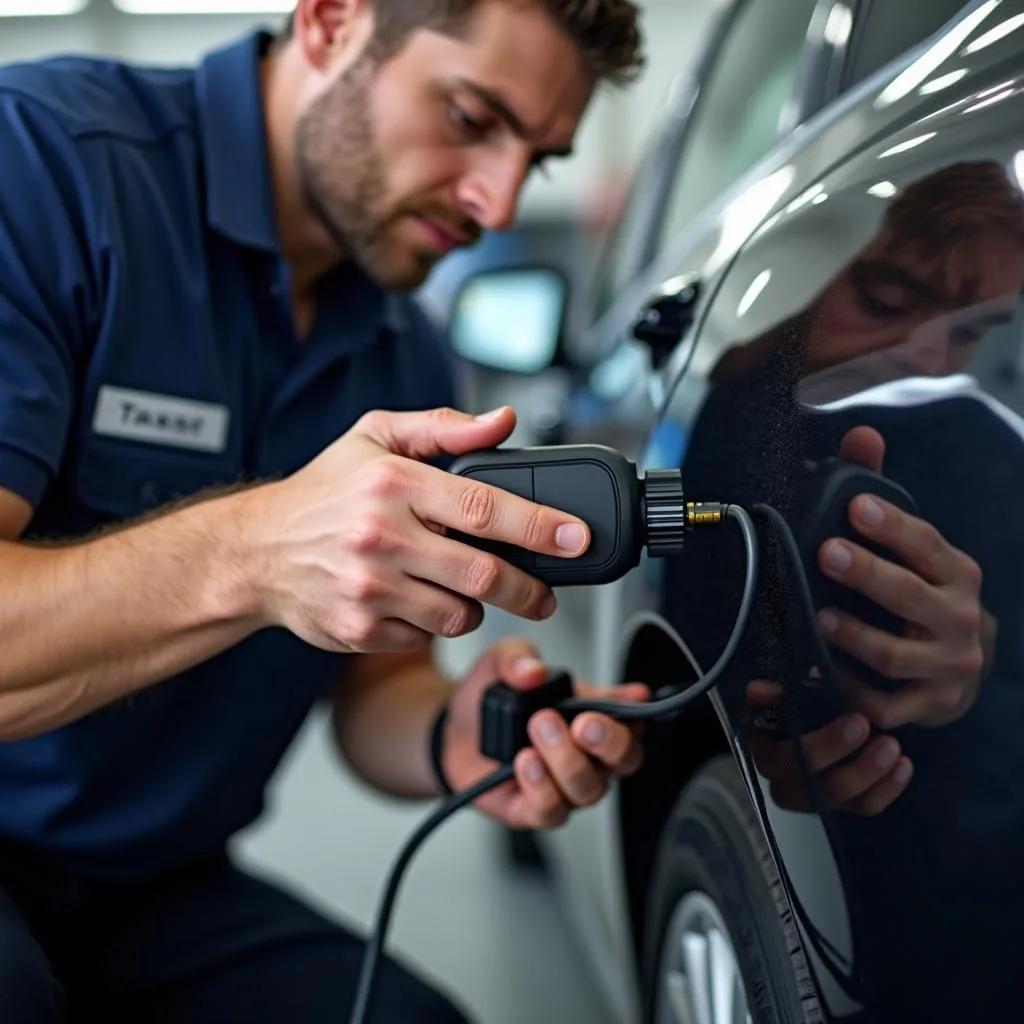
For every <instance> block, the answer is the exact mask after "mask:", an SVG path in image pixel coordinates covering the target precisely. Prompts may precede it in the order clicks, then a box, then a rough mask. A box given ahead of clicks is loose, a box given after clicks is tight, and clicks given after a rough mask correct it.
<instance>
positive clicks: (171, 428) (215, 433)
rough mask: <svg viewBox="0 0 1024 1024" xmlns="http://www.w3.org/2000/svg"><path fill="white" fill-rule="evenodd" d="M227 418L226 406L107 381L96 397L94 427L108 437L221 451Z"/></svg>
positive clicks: (226, 432)
mask: <svg viewBox="0 0 1024 1024" xmlns="http://www.w3.org/2000/svg"><path fill="white" fill-rule="evenodd" d="M228 419H229V411H228V408H227V406H226V405H212V404H211V403H209V402H195V401H192V400H191V399H189V398H174V397H172V396H170V395H157V394H154V393H152V392H150V391H130V390H129V389H127V388H115V387H111V386H109V385H107V384H104V385H103V386H102V387H101V388H100V391H99V396H98V398H97V400H96V412H95V414H94V415H93V419H92V429H93V431H94V432H95V433H97V434H105V435H107V436H108V437H124V438H128V439H130V440H132V441H149V442H151V443H153V444H169V445H174V446H175V447H178V448H192V449H195V450H197V451H204V452H222V451H224V449H225V448H226V447H227V441H228Z"/></svg>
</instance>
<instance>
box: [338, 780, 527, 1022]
mask: <svg viewBox="0 0 1024 1024" xmlns="http://www.w3.org/2000/svg"><path fill="white" fill-rule="evenodd" d="M513 778H515V769H514V768H513V767H512V766H511V765H504V766H502V767H501V768H499V769H498V770H497V771H496V772H494V773H492V774H491V775H488V776H487V777H486V778H484V779H481V781H480V782H478V783H476V785H474V786H470V787H469V788H468V789H464V790H462V791H461V792H459V793H455V794H454V795H453V796H450V797H448V799H446V800H444V801H443V802H442V803H441V805H440V806H439V807H438V808H437V809H436V810H435V811H434V812H433V813H432V814H430V816H429V817H427V818H426V820H425V821H424V822H423V823H422V824H421V825H420V826H419V828H417V829H416V831H415V832H414V833H413V834H412V836H410V837H409V839H408V840H407V841H406V844H405V846H404V847H403V848H402V852H401V853H400V854H399V856H398V859H397V860H396V861H395V864H394V867H392V869H391V874H390V875H389V876H388V883H387V886H386V887H385V889H384V897H383V899H382V900H381V903H380V908H379V909H378V911H377V923H376V925H375V927H374V930H373V935H372V937H371V938H370V941H369V943H368V944H367V947H366V952H365V953H364V954H363V966H362V970H361V971H360V972H359V987H358V989H357V991H356V999H355V1004H354V1006H353V1008H352V1014H351V1016H350V1017H349V1024H366V1021H368V1020H369V1019H370V1001H371V999H372V997H373V982H374V978H375V976H376V974H377V964H378V962H379V961H380V956H381V953H382V951H383V949H384V939H385V936H386V935H387V930H388V924H389V922H390V920H391V912H392V910H393V909H394V903H395V897H396V896H397V895H398V887H399V885H400V884H401V881H402V876H403V875H404V874H405V870H406V868H407V867H408V866H409V862H410V861H411V860H412V858H413V855H414V854H415V853H416V851H417V850H418V849H419V847H420V846H421V844H422V843H423V841H424V840H425V839H426V838H427V836H429V835H430V833H431V832H433V831H434V829H436V828H437V827H438V825H440V824H441V823H442V822H444V820H445V819H446V818H449V817H450V816H451V815H453V814H454V813H455V812H456V811H458V810H461V809H462V808H463V807H465V806H466V805H467V804H471V803H472V802H473V801H474V800H476V799H477V798H478V797H481V796H483V795H484V793H488V792H490V791H491V790H492V789H496V788H497V787H498V786H500V785H502V783H505V782H508V781H509V780H510V779H513Z"/></svg>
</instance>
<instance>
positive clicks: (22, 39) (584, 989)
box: [0, 0, 719, 1024]
mask: <svg viewBox="0 0 1024 1024" xmlns="http://www.w3.org/2000/svg"><path fill="white" fill-rule="evenodd" d="M291 6H292V5H291V3H290V2H289V0H0V63H8V62H16V61H23V60H30V59H33V58H36V57H41V56H48V55H53V54H65V53H76V54H96V55H103V56H109V57H115V58H119V59H124V60H128V61H131V62H133V63H144V64H157V65H172V66H173V65H183V64H192V63H193V62H195V61H196V60H197V59H198V58H200V57H201V56H202V55H203V53H204V52H206V51H207V50H209V49H212V48H215V47H217V46H218V45H220V44H222V43H224V42H227V41H229V40H231V39H232V38H234V37H236V36H238V35H240V34H242V33H245V32H247V31H248V30H250V29H252V28H254V27H257V26H262V27H266V28H268V29H271V30H273V29H276V28H277V26H278V25H279V24H280V22H281V21H282V19H283V17H284V15H285V14H286V13H287V11H288V10H289V9H290V8H291ZM640 6H641V7H642V9H643V16H644V18H643V29H644V35H645V39H646V45H647V53H648V64H647V69H646V71H645V73H644V75H643V77H642V79H641V80H640V82H639V83H638V84H637V85H635V86H634V87H632V88H631V89H629V90H627V91H605V92H604V93H602V94H601V95H600V96H599V97H598V98H597V100H596V101H595V103H594V104H593V105H592V107H591V109H590V111H589V114H588V116H587V119H586V121H585V122H584V125H583V127H582V130H581V133H580V135H579V137H578V140H577V146H576V155H575V156H574V157H573V158H572V159H571V160H569V161H563V162H561V164H560V165H557V166H552V168H551V169H550V171H549V172H548V174H547V176H540V175H538V176H537V177H536V178H535V179H534V180H533V181H532V182H531V183H530V185H529V186H528V188H527V190H526V192H525V194H524V198H523V203H522V207H521V213H520V220H519V224H518V225H517V227H516V228H515V230H512V231H509V232H506V233H502V234H497V235H492V236H489V237H486V238H485V239H484V240H483V242H482V243H481V244H480V245H479V246H477V247H476V248H475V249H474V250H472V251H471V252H465V253H458V254H455V255H453V256H452V257H449V259H448V260H447V261H445V262H444V263H442V264H441V265H440V266H439V267H438V268H437V270H436V271H435V273H434V274H433V276H432V277H431V279H430V280H429V281H428V283H427V284H426V286H425V287H424V289H423V292H422V296H421V297H422V300H423V302H424V304H425V305H426V306H427V307H428V308H429V309H430V310H431V311H433V313H434V314H435V315H436V316H437V318H438V319H439V320H441V321H444V320H445V318H446V317H447V316H448V314H449V312H450V310H451V308H452V304H453V300H454V298H455V295H456V292H457V290H458V288H459V286H460V285H461V284H462V282H463V281H464V279H465V278H466V277H467V275H469V274H470V273H472V272H474V271H476V270H479V269H481V268H486V267H492V266H500V265H508V264H514V263H520V262H532V263H535V262H537V261H541V262H544V263H547V264H554V265H556V266H558V267H559V268H561V270H562V271H563V272H564V273H565V274H566V275H567V276H568V277H569V279H570V283H571V284H577V283H583V282H585V281H586V280H587V279H588V278H589V276H590V274H591V271H592V264H593V260H594V258H595V256H596V254H597V252H598V251H599V246H600V239H601V235H602V233H603V232H604V231H606V229H607V228H608V226H609V225H610V224H611V222H612V221H613V220H614V218H615V216H616V213H617V211H618V209H619V203H620V200H621V197H622V195H623V193H624V190H625V188H626V186H627V184H628V182H629V179H630V177H631V175H632V173H633V170H634V168H635V167H636V165H637V163H638V161H639V159H640V156H641V154H642V152H643V150H644V147H645V145H646V144H647V142H648V140H649V138H650V136H651V134H652V131H653V129H654V126H655V125H656V123H657V119H658V115H659V112H663V111H664V107H665V105H666V103H667V102H668V100H669V99H670V97H671V94H672V91H673V89H678V88H680V87H681V86H682V84H683V83H684V82H685V78H686V75H687V74H688V73H689V72H690V71H692V65H693V62H694V60H695V59H696V56H697V55H698V53H699V50H700V47H701V46H702V44H703V43H704V41H705V39H706V34H707V32H708V31H709V28H710V26H711V25H712V23H713V18H714V16H715V13H716V10H717V8H718V6H719V4H718V2H717V0H641V3H640ZM0 159H2V155H0ZM580 291H581V289H578V288H573V290H572V293H573V294H578V293H579V292H580ZM502 379H503V380H505V381H506V383H507V381H508V380H509V379H508V378H502ZM492 383H493V382H492ZM507 386H509V387H511V388H512V390H511V391H510V392H507V393H502V394H500V395H499V396H497V397H498V398H500V400H501V401H510V402H512V403H513V404H516V399H517V393H516V390H515V388H516V384H515V380H514V378H512V379H511V383H510V384H507ZM552 386H553V387H557V381H553V384H552ZM479 394H480V392H479V390H478V391H477V395H478V397H479ZM495 397H496V396H495V394H494V390H493V388H492V389H491V390H490V391H489V392H488V394H487V398H488V399H493V398H495ZM526 400H527V398H526V392H525V391H524V392H523V401H524V403H525V402H526ZM467 401H468V402H469V403H470V404H472V402H473V398H472V396H471V395H470V397H468V398H467ZM529 401H530V402H531V403H533V404H534V405H535V406H537V405H538V403H539V405H540V406H543V403H544V390H543V387H539V386H538V383H537V381H536V380H533V381H532V382H531V387H530V389H529ZM485 404H486V403H485ZM534 415H537V411H536V409H535V410H534ZM489 639H491V637H485V636H483V635H477V636H475V637H470V638H465V639H463V640H460V641H453V642H446V643H445V644H444V645H443V647H442V651H441V656H442V659H443V661H444V663H445V665H446V666H447V667H448V668H449V669H450V670H451V671H452V672H459V671H461V670H463V669H465V668H467V667H468V665H469V664H470V663H471V661H472V659H473V657H474V656H475V654H476V653H477V650H478V649H479V647H480V646H481V644H482V643H483V642H484V641H485V640H489ZM282 685H287V680H282ZM426 812H427V807H426V806H425V805H412V806H410V805H403V804H399V803H397V802H392V801H386V800H383V799H381V798H380V797H379V796H377V795H376V794H373V793H370V792H368V791H367V790H366V789H365V787H362V786H361V785H360V784H359V783H358V781H357V780H355V779H353V778H351V777H350V776H349V775H348V774H347V773H346V771H345V768H344V766H343V765H341V764H339V763H338V762H337V760H336V759H335V758H334V756H333V754H332V752H331V749H330V747H329V745H328V743H327V741H326V731H325V729H324V721H323V720H322V719H321V718H320V717H319V716H313V718H312V719H311V720H310V721H309V723H308V724H307V727H306V729H304V731H303V733H302V734H301V736H300V738H299V742H298V743H297V744H296V745H295V747H294V748H293V750H292V752H291V754H290V756H289V758H288V760H287V762H286V763H285V765H284V766H283V768H282V770H281V771H280V772H279V773H278V776H277V778H276V779H275V782H274V789H273V792H272V793H271V795H270V802H269V805H268V811H267V814H266V816H265V817H264V819H263V820H261V821H260V822H259V823H258V824H257V825H256V826H255V827H254V828H252V829H250V830H249V831H248V832H247V833H246V834H245V835H243V836H242V837H240V839H239V843H238V852H239V855H240V856H241V857H243V858H245V859H246V860H247V861H248V862H249V863H251V864H252V865H253V866H254V867H255V868H257V869H258V870H261V871H263V872H265V873H269V874H271V875H273V876H274V877H275V878H277V879H278V880H280V881H283V882H285V883H286V884H288V885H289V886H290V887H292V888H293V889H294V890H295V891H297V892H299V893H301V894H302V895H304V896H305V897H306V898H308V899H309V900H311V901H313V902H314V903H316V904H318V905H319V906H321V907H323V908H325V909H326V910H327V911H328V912H330V913H332V914H335V915H338V916H340V917H342V918H343V919H344V920H346V921H348V922H349V923H354V924H355V925H357V926H361V927H364V928H365V927H367V926H368V925H369V924H370V923H371V921H372V919H373V915H374V913H375V910H376V907H377V901H378V895H379V891H380V888H381V886H382V884H383V882H384V879H385V876H386V873H387V870H388V868H389V866H390V863H391V861H392V859H393V857H394V856H395V854H396V853H397V851H398V849H399V847H400V845H401V843H402V842H403V841H404V838H405V836H406V835H407V834H408V833H409V831H410V830H411V829H412V828H413V827H414V826H415V825H416V824H417V823H418V822H419V821H420V820H421V819H422V817H423V816H424V814H425V813H426ZM503 849H504V848H503V845H502V843H501V841H500V837H499V836H498V835H497V830H496V828H494V827H493V826H492V825H491V824H490V823H489V822H487V821H486V820H484V819H482V818H480V817H479V816H477V815H474V814H468V813H467V814H463V815H461V816H459V817H457V818H456V819H454V820H452V821H450V822H449V823H448V824H447V825H445V827H444V828H443V829H442V830H441V831H440V832H439V833H438V834H437V835H436V836H435V837H433V838H432V839H431V840H430V842H429V843H428V844H427V846H426V847H425V848H424V849H423V850H422V852H421V853H420V854H419V855H418V857H417V859H416V861H415V862H414V864H413V867H412V869H411V871H410V873H409V875H408V878H407V880H406V883H405V885H404V887H403V894H402V897H401V899H400V901H399V904H398V909H397V913H396V915H395V918H394V920H393V924H392V928H391V933H390V942H389V949H390V950H391V951H392V952H394V953H396V954H398V955H400V956H402V957H403V958H405V959H406V960H407V962H409V963H411V964H413V965H414V966H415V967H416V968H417V969H418V970H420V971H422V972H423V973H424V974H426V975H428V976H429V977H431V978H433V979H436V980H438V981H440V982H441V983H442V984H445V985H447V986H450V987H451V988H452V989H453V990H454V991H455V992H456V993H458V995H459V996H460V997H461V998H462V1000H463V1001H464V1002H465V1004H466V1005H467V1006H468V1008H469V1009H470V1010H471V1011H472V1012H473V1013H474V1014H476V1016H477V1019H478V1020H479V1022H480V1024H522V1022H525V1021H529V1022H531V1024H556V1022H557V1024H577V1022H579V1024H584V1022H586V1024H605V1022H606V1021H607V1020H609V1019H610V1016H609V1015H608V1012H607V1010H606V1009H605V1007H603V1006H602V1002H601V999H600V997H599V996H598V994H597V988H596V986H595V984H594V979H593V978H591V977H588V975H587V971H586V968H585V966H584V959H583V957H582V956H581V955H580V953H579V951H578V950H577V949H576V948H575V947H574V940H573V937H572V933H571V931H570V929H569V928H568V927H567V926H566V925H565V924H564V922H563V921H562V919H561V917H560V915H559V913H558V912H557V908H555V907H554V906H553V905H552V900H551V898H550V893H549V891H548V888H547V886H546V884H545V882H544V880H543V877H542V876H540V875H539V874H538V875H535V874H530V873H524V872H523V871H522V870H514V869H513V868H512V867H511V866H510V865H509V862H508V859H507V858H506V857H505V856H503ZM341 1009H342V1008H339V1010H341ZM340 1019H343V1016H342V1014H341V1012H339V1020H340Z"/></svg>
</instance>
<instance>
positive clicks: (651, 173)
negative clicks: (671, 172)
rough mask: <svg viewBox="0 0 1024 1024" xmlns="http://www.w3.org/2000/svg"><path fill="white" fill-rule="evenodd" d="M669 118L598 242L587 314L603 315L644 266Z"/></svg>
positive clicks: (663, 167) (662, 178)
mask: <svg viewBox="0 0 1024 1024" xmlns="http://www.w3.org/2000/svg"><path fill="white" fill-rule="evenodd" d="M671 129H672V122H668V123H667V124H666V125H665V126H664V127H663V128H662V130H661V131H660V133H659V134H657V135H656V136H655V137H654V141H653V143H652V144H651V146H650V149H649V151H648V153H647V155H646V156H645V157H644V159H643V161H642V162H641V163H640V165H639V167H638V168H637V169H636V172H635V174H634V176H633V180H632V181H631V182H630V184H629V188H628V190H627V193H626V201H625V203H624V205H623V208H622V210H621V212H620V214H619V217H618V220H617V221H616V223H615V226H614V228H612V229H610V230H609V232H608V233H607V235H606V236H605V238H604V239H603V240H602V241H601V242H600V243H599V244H600V248H601V253H600V257H599V261H598V266H597V270H596V272H595V274H594V277H593V281H592V284H591V289H590V291H591V301H590V302H589V304H588V305H589V315H590V316H591V317H592V318H593V319H595V320H596V319H598V318H599V317H600V316H602V315H603V314H604V313H605V312H606V311H607V309H608V308H609V306H611V304H612V303H613V302H614V301H615V300H616V298H618V296H619V294H620V293H621V292H622V290H623V288H624V287H625V286H626V285H627V284H628V283H629V281H631V280H632V279H633V277H634V276H635V275H636V274H637V273H639V271H640V270H642V269H643V264H644V262H645V258H646V256H647V255H648V253H647V251H646V250H647V243H648V242H649V240H650V224H651V214H652V212H653V208H654V204H655V203H656V201H657V195H656V193H657V192H658V190H659V188H660V187H663V186H664V181H665V174H666V160H667V159H668V157H669V149H670V146H671V137H672V134H673V133H672V130H671Z"/></svg>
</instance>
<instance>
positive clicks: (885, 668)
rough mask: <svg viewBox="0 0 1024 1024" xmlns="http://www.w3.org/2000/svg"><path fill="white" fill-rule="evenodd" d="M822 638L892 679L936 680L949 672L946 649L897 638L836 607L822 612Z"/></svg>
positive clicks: (922, 641)
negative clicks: (945, 657) (944, 662)
mask: <svg viewBox="0 0 1024 1024" xmlns="http://www.w3.org/2000/svg"><path fill="white" fill-rule="evenodd" d="M818 624H819V625H820V626H821V632H822V635H823V636H824V637H825V639H826V640H827V641H828V642H829V643H830V644H833V645H835V646H836V647H838V648H840V650H843V651H846V653H847V654H852V655H853V656H854V657H855V658H858V659H859V660H860V661H862V662H864V664H865V665H868V666H869V667H871V668H873V669H876V670H877V671H878V672H880V673H881V674H882V675H883V676H887V677H888V678H889V679H906V680H914V679H918V680H920V679H935V678H939V677H941V676H942V675H943V674H944V672H945V666H944V664H943V649H942V646H941V645H940V644H937V643H935V642H934V641H930V640H916V639H910V638H907V637H900V636H895V635H894V634H892V633H889V632H887V631H886V630H884V629H876V628H875V627H874V626H869V625H867V624H866V623H864V622H861V621H860V620H859V619H855V618H854V617H853V616H852V615H847V614H846V612H841V611H839V610H838V609H836V608H823V609H822V610H821V611H820V612H819V613H818Z"/></svg>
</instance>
